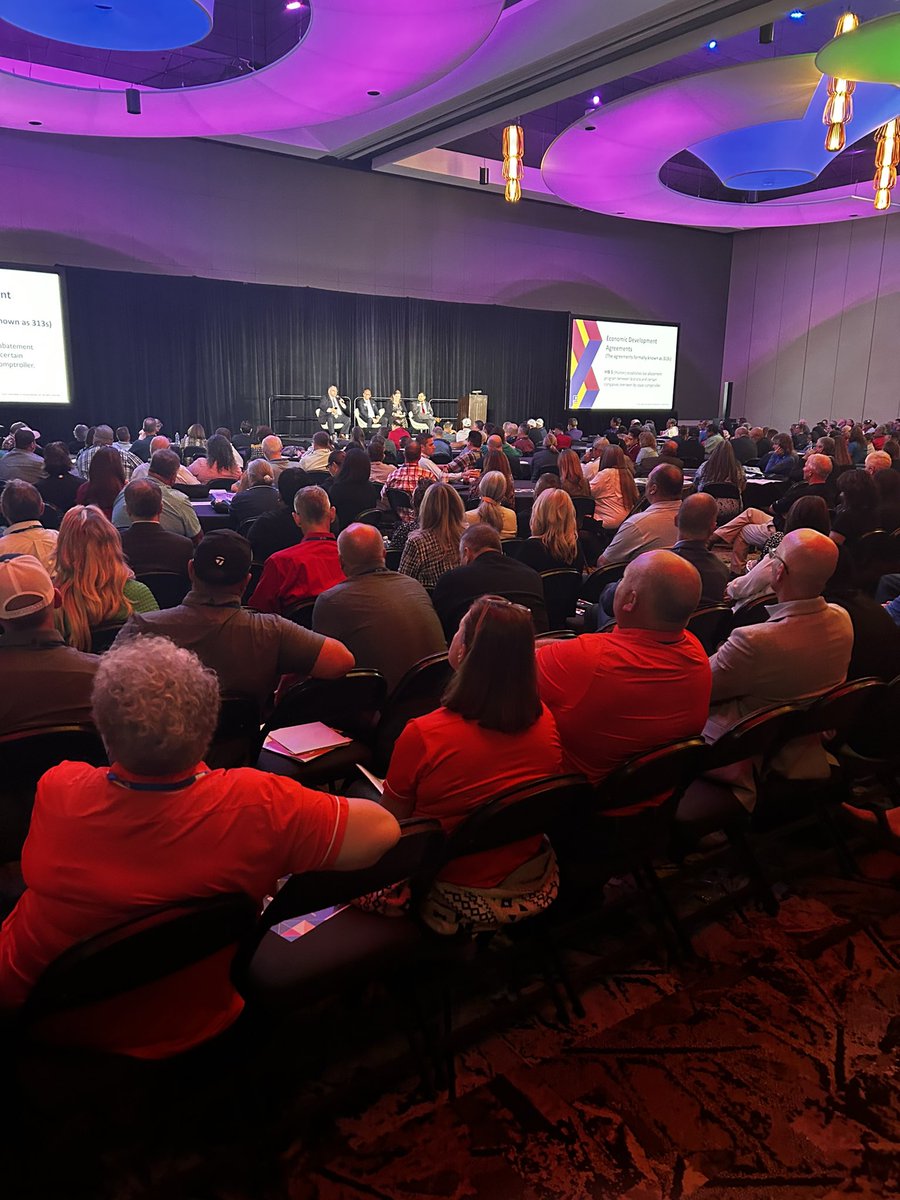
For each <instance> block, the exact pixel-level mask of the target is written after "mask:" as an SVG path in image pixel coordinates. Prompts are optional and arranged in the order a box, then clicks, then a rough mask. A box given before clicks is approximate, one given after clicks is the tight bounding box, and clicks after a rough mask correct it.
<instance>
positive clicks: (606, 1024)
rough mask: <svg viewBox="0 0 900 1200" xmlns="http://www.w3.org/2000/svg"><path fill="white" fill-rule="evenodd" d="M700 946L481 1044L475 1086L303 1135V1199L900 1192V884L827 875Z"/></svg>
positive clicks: (299, 1157) (541, 1199) (389, 1100)
mask: <svg viewBox="0 0 900 1200" xmlns="http://www.w3.org/2000/svg"><path fill="white" fill-rule="evenodd" d="M867 865H868V866H869V869H870V870H871V869H872V866H873V865H875V866H877V865H878V864H877V863H876V862H874V861H873V860H870V863H869V864H867ZM885 865H887V864H885ZM890 869H891V868H890V866H888V867H887V870H888V871H890ZM893 869H896V866H895V865H894V868H893ZM695 943H696V946H697V950H698V953H699V956H700V960H701V961H700V962H699V963H698V964H695V965H692V966H690V967H686V968H682V969H679V970H677V971H671V970H663V969H662V968H660V967H655V966H653V965H650V964H647V965H644V966H641V967H639V968H636V969H633V970H628V971H625V972H622V973H620V974H616V975H615V976H613V977H609V978H605V979H603V980H602V982H599V983H597V984H596V985H594V986H593V987H591V988H590V989H589V990H588V991H587V992H586V994H585V996H584V1002H585V1007H586V1009H587V1018H586V1019H585V1020H583V1021H578V1022H576V1023H575V1024H574V1025H573V1026H572V1028H571V1029H565V1028H564V1027H562V1026H559V1025H558V1024H554V1023H552V1022H550V1021H549V1020H542V1019H540V1018H534V1019H532V1020H528V1021H526V1022H524V1023H522V1024H520V1025H518V1026H516V1027H515V1028H513V1029H511V1030H509V1031H507V1032H505V1033H504V1034H502V1035H500V1036H495V1037H492V1038H490V1039H488V1040H487V1041H485V1042H484V1043H483V1044H481V1045H479V1046H478V1047H477V1048H474V1049H472V1050H470V1051H468V1052H465V1053H464V1054H463V1055H462V1056H461V1064H460V1079H459V1089H460V1095H459V1098H458V1099H457V1100H456V1101H455V1102H452V1103H449V1102H447V1101H446V1100H445V1101H443V1102H441V1103H439V1104H438V1105H437V1107H436V1108H435V1107H433V1106H431V1105H427V1104H419V1105H416V1106H410V1105H409V1104H408V1103H407V1102H405V1101H404V1098H403V1093H402V1092H398V1093H394V1094H391V1095H387V1096H385V1097H383V1098H382V1099H381V1101H380V1102H378V1103H377V1104H375V1105H374V1106H373V1107H371V1108H369V1109H368V1110H367V1111H365V1112H364V1113H362V1114H361V1115H359V1116H358V1117H355V1118H346V1119H343V1120H341V1121H339V1122H338V1125H337V1128H336V1129H335V1130H334V1132H333V1136H332V1137H330V1138H327V1139H326V1140H325V1141H324V1142H322V1143H320V1144H319V1145H318V1146H317V1147H316V1149H315V1151H314V1152H310V1149H309V1147H308V1146H307V1147H306V1148H305V1149H304V1148H301V1147H299V1146H298V1147H296V1148H295V1150H294V1154H293V1157H292V1159H291V1161H290V1164H289V1167H290V1173H291V1182H290V1188H289V1195H290V1197H291V1200H418V1198H421V1200H425V1198H428V1200H431V1198H432V1197H434V1198H440V1200H557V1198H558V1200H613V1198H617V1197H628V1198H629V1200H656V1198H661V1197H665V1198H673V1200H675V1198H679V1197H687V1196H697V1197H701V1198H703V1200H719V1198H723V1200H724V1198H726V1197H727V1198H728V1200H750V1198H752V1200H762V1198H763V1197H782V1196H783V1197H791V1198H793V1197H803V1198H807V1197H808V1198H810V1200H812V1198H813V1197H816V1198H820V1197H821V1198H823V1200H826V1198H830V1197H837V1196H856V1197H867V1196H896V1195H897V1194H898V1192H900V1140H898V1139H900V1090H898V1086H897V1085H898V1078H900V1064H898V1050H900V970H898V967H900V892H897V891H896V890H891V889H889V888H878V887H873V886H870V885H866V884H855V883H849V882H847V881H844V880H839V879H836V878H833V877H822V878H815V879H811V880H808V881H806V882H805V884H804V885H803V886H802V887H800V888H798V890H797V894H794V895H791V896H790V897H788V898H787V899H786V901H785V903H784V904H783V905H782V907H781V911H780V914H779V916H778V917H777V918H775V919H772V918H769V917H766V916H764V915H762V914H757V913H748V914H747V915H746V920H743V919H741V917H739V916H738V915H737V914H734V915H731V916H729V917H728V918H727V919H725V920H722V921H720V922H718V923H716V924H714V925H711V926H709V927H708V928H707V929H706V930H705V931H703V932H701V933H700V934H698V936H697V937H696V939H695Z"/></svg>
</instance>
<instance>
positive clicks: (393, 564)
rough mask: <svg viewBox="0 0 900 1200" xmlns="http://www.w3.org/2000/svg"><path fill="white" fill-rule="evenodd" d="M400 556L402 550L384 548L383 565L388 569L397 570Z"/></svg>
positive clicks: (401, 555)
mask: <svg viewBox="0 0 900 1200" xmlns="http://www.w3.org/2000/svg"><path fill="white" fill-rule="evenodd" d="M402 557H403V551H402V550H386V551H385V553H384V565H385V566H386V567H387V569H388V570H389V571H399V570H400V559H401V558H402Z"/></svg>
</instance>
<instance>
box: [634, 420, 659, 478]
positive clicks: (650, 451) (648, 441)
mask: <svg viewBox="0 0 900 1200" xmlns="http://www.w3.org/2000/svg"><path fill="white" fill-rule="evenodd" d="M658 458H659V450H658V448H657V445H656V437H655V435H654V434H652V433H650V432H649V430H643V431H642V432H641V433H640V434H638V452H637V455H636V457H635V460H634V465H635V466H636V467H639V466H641V464H642V463H645V462H648V461H650V462H651V468H650V469H651V470H652V469H653V467H654V466H656V461H655V460H656V459H658Z"/></svg>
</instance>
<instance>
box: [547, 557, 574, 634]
mask: <svg viewBox="0 0 900 1200" xmlns="http://www.w3.org/2000/svg"><path fill="white" fill-rule="evenodd" d="M541 580H542V581H543V584H544V604H545V605H546V606H547V620H548V621H549V622H550V628H551V629H565V627H566V621H567V620H568V619H569V617H574V616H575V605H576V604H577V603H578V593H579V592H580V591H581V572H580V571H574V570H559V571H541Z"/></svg>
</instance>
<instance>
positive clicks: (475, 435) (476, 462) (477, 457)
mask: <svg viewBox="0 0 900 1200" xmlns="http://www.w3.org/2000/svg"><path fill="white" fill-rule="evenodd" d="M482 440H483V439H482V436H481V430H480V429H470V430H469V432H468V433H467V434H466V443H465V449H464V450H462V451H461V453H459V454H457V456H456V458H454V459H453V460H452V461H451V463H450V465H449V466H448V467H447V470H448V471H449V472H450V473H451V474H454V475H455V474H460V473H461V472H462V471H479V470H481V462H482V459H483V457H484V455H483V453H482V446H481V443H482Z"/></svg>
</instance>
